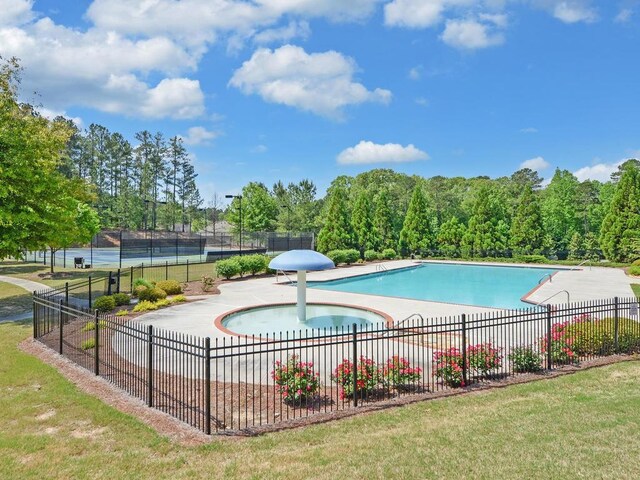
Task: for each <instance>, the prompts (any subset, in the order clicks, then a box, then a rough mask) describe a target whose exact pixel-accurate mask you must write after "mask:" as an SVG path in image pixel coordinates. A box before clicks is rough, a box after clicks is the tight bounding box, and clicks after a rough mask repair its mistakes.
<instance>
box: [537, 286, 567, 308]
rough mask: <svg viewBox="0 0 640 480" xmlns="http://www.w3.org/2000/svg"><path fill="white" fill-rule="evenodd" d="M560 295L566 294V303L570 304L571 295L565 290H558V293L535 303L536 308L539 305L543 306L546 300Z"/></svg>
mask: <svg viewBox="0 0 640 480" xmlns="http://www.w3.org/2000/svg"><path fill="white" fill-rule="evenodd" d="M561 293H566V294H567V303H571V295H570V294H569V292H568V291H567V290H560V291H559V292H556V293H554V294H553V295H551V296H550V297H547V298H545V299H544V300H542V301H541V302H538V303H536V307H539V306H540V305H543V304H544V302H546V301H547V300H551V299H552V298H553V297H555V296H556V295H560V294H561Z"/></svg>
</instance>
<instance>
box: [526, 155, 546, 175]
mask: <svg viewBox="0 0 640 480" xmlns="http://www.w3.org/2000/svg"><path fill="white" fill-rule="evenodd" d="M549 166H550V164H549V162H547V161H546V160H545V159H544V158H542V157H535V158H530V159H529V160H525V161H524V162H522V163H521V164H520V168H530V169H531V170H535V171H536V172H539V171H542V170H546V169H547V168H549Z"/></svg>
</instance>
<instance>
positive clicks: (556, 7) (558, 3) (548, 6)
mask: <svg viewBox="0 0 640 480" xmlns="http://www.w3.org/2000/svg"><path fill="white" fill-rule="evenodd" d="M533 4H534V5H536V6H538V7H540V8H542V9H544V10H546V11H548V12H549V13H550V14H551V15H553V16H554V17H555V18H557V19H558V20H560V21H562V22H564V23H578V22H585V23H591V22H595V21H596V20H597V19H598V14H597V13H596V11H595V9H594V8H593V7H591V1H590V0H533Z"/></svg>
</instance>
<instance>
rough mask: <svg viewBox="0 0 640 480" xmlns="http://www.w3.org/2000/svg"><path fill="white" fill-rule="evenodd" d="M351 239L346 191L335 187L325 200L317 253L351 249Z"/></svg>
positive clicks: (351, 230)
mask: <svg viewBox="0 0 640 480" xmlns="http://www.w3.org/2000/svg"><path fill="white" fill-rule="evenodd" d="M353 237H354V234H353V229H352V228H351V222H350V221H349V210H348V209H347V191H346V190H345V189H344V188H343V187H341V186H338V185H336V186H334V188H333V189H332V191H331V193H330V195H329V199H328V200H327V209H326V215H325V218H324V226H323V227H322V229H321V230H320V233H319V234H318V245H317V248H318V251H319V252H322V253H327V252H329V251H331V250H340V249H345V248H352V247H353V243H354V242H353Z"/></svg>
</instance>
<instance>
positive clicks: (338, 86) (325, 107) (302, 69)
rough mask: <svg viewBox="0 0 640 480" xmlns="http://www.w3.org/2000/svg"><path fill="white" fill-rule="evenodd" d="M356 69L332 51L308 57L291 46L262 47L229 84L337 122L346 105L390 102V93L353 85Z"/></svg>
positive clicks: (342, 56) (274, 101)
mask: <svg viewBox="0 0 640 480" xmlns="http://www.w3.org/2000/svg"><path fill="white" fill-rule="evenodd" d="M356 69H357V66H356V64H355V62H354V61H353V60H352V59H351V58H349V57H345V56H344V55H342V54H341V53H339V52H335V51H329V52H324V53H311V54H309V53H307V52H305V51H304V49H302V48H300V47H297V46H294V45H285V46H283V47H280V48H278V49H276V50H270V49H266V48H261V49H258V50H256V52H254V54H253V56H252V57H251V58H250V59H249V60H247V61H246V62H244V63H243V64H242V66H241V67H240V68H239V69H237V70H236V71H235V72H234V74H233V77H232V78H231V80H230V81H229V85H231V86H233V87H236V88H238V89H240V90H241V91H242V92H243V93H245V94H247V95H249V94H258V95H260V96H261V97H262V98H263V100H265V101H267V102H270V103H279V104H282V105H288V106H290V107H294V108H298V109H300V110H304V111H309V112H313V113H315V114H317V115H322V116H325V117H330V118H335V119H340V118H342V116H343V109H344V107H346V106H349V105H357V104H360V103H364V102H379V103H383V104H387V103H389V102H390V101H391V92H390V91H389V90H384V89H380V88H376V89H375V90H373V91H370V90H367V88H366V87H365V86H364V85H362V84H361V83H357V82H355V81H354V80H353V75H354V73H355V71H356Z"/></svg>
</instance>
